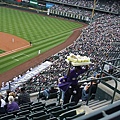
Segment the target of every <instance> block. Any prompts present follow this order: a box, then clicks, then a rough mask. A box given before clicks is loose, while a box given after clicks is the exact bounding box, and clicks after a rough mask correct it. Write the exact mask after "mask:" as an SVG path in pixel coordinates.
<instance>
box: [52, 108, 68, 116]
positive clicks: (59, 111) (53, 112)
mask: <svg viewBox="0 0 120 120" xmlns="http://www.w3.org/2000/svg"><path fill="white" fill-rule="evenodd" d="M67 111H68V109H61V110H57V111H52V112H51V114H52V116H54V117H58V116H59V115H60V114H62V113H64V112H67Z"/></svg>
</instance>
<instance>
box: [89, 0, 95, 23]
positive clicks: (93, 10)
mask: <svg viewBox="0 0 120 120" xmlns="http://www.w3.org/2000/svg"><path fill="white" fill-rule="evenodd" d="M95 8H96V0H94V5H93V9H92V15H91V21H90V23H92V20H93V17H94V12H95Z"/></svg>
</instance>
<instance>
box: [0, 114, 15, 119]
mask: <svg viewBox="0 0 120 120" xmlns="http://www.w3.org/2000/svg"><path fill="white" fill-rule="evenodd" d="M13 118H15V115H14V114H10V115H5V116H2V117H0V120H10V119H13Z"/></svg>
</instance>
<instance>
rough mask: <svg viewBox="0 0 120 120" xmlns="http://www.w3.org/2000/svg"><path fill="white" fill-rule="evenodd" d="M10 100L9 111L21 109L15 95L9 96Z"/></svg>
mask: <svg viewBox="0 0 120 120" xmlns="http://www.w3.org/2000/svg"><path fill="white" fill-rule="evenodd" d="M8 101H9V103H8V104H7V112H12V111H15V110H19V106H18V103H17V102H15V101H14V97H13V96H9V97H8Z"/></svg>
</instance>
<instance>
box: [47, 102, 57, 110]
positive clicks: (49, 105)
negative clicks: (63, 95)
mask: <svg viewBox="0 0 120 120" xmlns="http://www.w3.org/2000/svg"><path fill="white" fill-rule="evenodd" d="M55 106H56V103H50V104H47V105H46V106H45V108H47V109H48V108H52V107H55Z"/></svg>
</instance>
